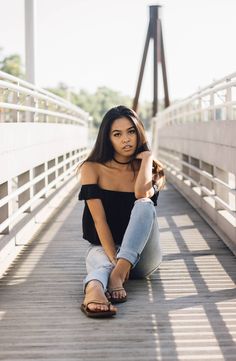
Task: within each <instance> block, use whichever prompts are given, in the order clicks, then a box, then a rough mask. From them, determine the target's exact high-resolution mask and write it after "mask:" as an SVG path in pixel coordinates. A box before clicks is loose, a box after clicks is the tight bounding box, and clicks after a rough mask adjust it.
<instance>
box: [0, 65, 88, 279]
mask: <svg viewBox="0 0 236 361" xmlns="http://www.w3.org/2000/svg"><path fill="white" fill-rule="evenodd" d="M88 128H89V114H88V113H87V112H85V111H83V110H82V109H80V108H79V107H77V106H75V105H73V104H71V103H70V102H69V101H67V100H65V99H62V98H60V97H58V96H57V95H55V94H52V93H50V92H48V91H46V90H44V89H41V88H39V87H37V86H35V85H33V84H30V83H28V82H26V81H24V80H22V79H18V78H16V77H14V76H12V75H9V74H6V73H4V72H2V71H0V169H1V172H0V274H1V273H2V272H3V271H4V269H6V267H7V265H9V264H10V263H9V262H11V260H12V259H13V258H12V257H13V256H14V255H17V254H18V252H19V251H20V249H21V247H23V245H24V244H26V243H27V242H28V241H29V240H30V238H31V237H32V236H33V235H34V234H35V232H36V231H37V230H38V229H39V227H40V222H38V219H45V220H46V218H47V217H48V216H50V215H51V214H52V212H53V211H54V210H55V207H58V206H59V204H60V203H61V202H63V200H64V199H65V198H66V197H67V196H68V194H70V192H71V191H72V190H73V189H77V188H78V187H79V180H78V177H77V168H78V167H79V165H80V164H81V162H83V160H84V159H85V158H86V155H87V153H88ZM8 259H9V262H8V261H7V260H8ZM5 261H6V265H5ZM2 265H3V266H2Z"/></svg>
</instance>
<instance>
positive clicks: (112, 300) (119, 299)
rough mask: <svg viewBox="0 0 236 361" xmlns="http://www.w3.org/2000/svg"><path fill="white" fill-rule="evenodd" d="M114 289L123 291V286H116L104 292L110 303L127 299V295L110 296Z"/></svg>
mask: <svg viewBox="0 0 236 361" xmlns="http://www.w3.org/2000/svg"><path fill="white" fill-rule="evenodd" d="M116 291H125V289H124V287H117V288H111V289H109V290H108V291H107V292H106V296H107V299H108V300H109V301H110V302H111V303H114V304H116V303H123V302H126V301H127V295H126V296H124V297H121V298H115V297H113V296H112V294H113V292H116Z"/></svg>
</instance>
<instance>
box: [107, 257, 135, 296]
mask: <svg viewBox="0 0 236 361" xmlns="http://www.w3.org/2000/svg"><path fill="white" fill-rule="evenodd" d="M130 266H131V265H130V263H129V262H128V261H126V260H123V259H119V260H118V262H117V264H116V266H115V268H114V269H113V270H112V271H111V274H110V278H109V285H108V290H109V292H110V294H111V297H112V298H113V299H117V300H122V299H124V298H126V296H127V294H126V291H125V289H124V287H123V284H124V282H125V280H126V276H127V273H128V272H129V270H130Z"/></svg>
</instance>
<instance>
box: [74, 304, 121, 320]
mask: <svg viewBox="0 0 236 361" xmlns="http://www.w3.org/2000/svg"><path fill="white" fill-rule="evenodd" d="M91 303H96V304H97V305H106V306H108V310H106V311H101V310H99V311H96V310H94V311H93V310H90V308H89V307H88V306H89V305H90V304H91ZM110 306H111V302H102V301H99V300H91V301H88V302H86V301H84V303H82V305H81V306H80V309H81V311H82V312H83V313H84V314H85V315H86V316H87V317H92V318H105V317H112V316H114V315H116V311H113V310H111V308H110Z"/></svg>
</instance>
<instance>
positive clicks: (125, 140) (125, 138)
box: [122, 134, 130, 144]
mask: <svg viewBox="0 0 236 361" xmlns="http://www.w3.org/2000/svg"><path fill="white" fill-rule="evenodd" d="M122 142H123V143H124V144H126V143H129V142H130V139H129V136H128V134H126V135H124V137H123V139H122Z"/></svg>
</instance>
